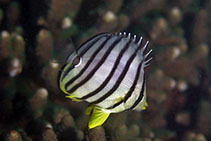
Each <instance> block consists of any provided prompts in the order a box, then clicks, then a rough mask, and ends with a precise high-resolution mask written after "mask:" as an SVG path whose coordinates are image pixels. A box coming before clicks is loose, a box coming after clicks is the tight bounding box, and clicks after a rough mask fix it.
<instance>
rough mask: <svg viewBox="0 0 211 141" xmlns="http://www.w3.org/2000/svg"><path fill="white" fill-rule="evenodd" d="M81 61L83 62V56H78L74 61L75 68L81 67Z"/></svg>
mask: <svg viewBox="0 0 211 141" xmlns="http://www.w3.org/2000/svg"><path fill="white" fill-rule="evenodd" d="M81 63H82V57H80V56H76V57H75V58H74V59H73V61H72V64H73V66H74V67H75V68H77V67H79V66H80V65H81Z"/></svg>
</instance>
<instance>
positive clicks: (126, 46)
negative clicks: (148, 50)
mask: <svg viewBox="0 0 211 141" xmlns="http://www.w3.org/2000/svg"><path fill="white" fill-rule="evenodd" d="M131 41H132V40H130V41H129V42H128V43H127V44H126V45H125V46H124V48H123V49H122V50H121V52H120V53H119V55H118V57H117V59H116V61H115V64H114V66H113V67H112V70H111V72H110V73H109V75H108V76H107V78H106V79H105V80H104V81H103V83H102V84H101V85H100V86H99V87H98V88H97V89H96V90H94V91H93V92H91V93H89V94H87V95H85V96H83V97H82V98H81V99H83V100H84V99H87V98H89V97H91V96H94V95H95V94H97V93H98V92H100V91H101V90H102V89H103V88H104V87H105V86H106V85H107V84H108V82H109V81H110V79H111V78H112V76H113V74H114V72H115V70H116V69H117V67H118V65H119V63H120V60H121V58H122V57H123V54H124V53H125V51H126V50H127V49H128V48H129V46H130V43H131Z"/></svg>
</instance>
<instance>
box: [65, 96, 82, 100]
mask: <svg viewBox="0 0 211 141" xmlns="http://www.w3.org/2000/svg"><path fill="white" fill-rule="evenodd" d="M66 97H67V98H69V99H71V100H72V101H81V100H80V99H78V98H76V97H75V96H72V95H67V96H66Z"/></svg>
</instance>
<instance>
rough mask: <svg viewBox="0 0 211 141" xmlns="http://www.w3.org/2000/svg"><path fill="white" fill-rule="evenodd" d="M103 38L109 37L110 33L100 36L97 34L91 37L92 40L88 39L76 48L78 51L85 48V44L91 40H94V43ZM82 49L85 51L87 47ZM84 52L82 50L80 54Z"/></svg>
mask: <svg viewBox="0 0 211 141" xmlns="http://www.w3.org/2000/svg"><path fill="white" fill-rule="evenodd" d="M105 36H111V34H110V33H100V34H97V35H95V36H93V37H92V38H90V39H88V40H87V41H86V42H84V43H83V44H81V45H80V46H79V47H78V49H77V50H80V49H81V48H82V47H83V46H85V45H86V44H88V43H89V42H90V41H91V40H94V39H95V40H94V41H96V40H99V39H100V38H102V37H105ZM84 49H87V47H85V48H84ZM83 51H84V50H82V52H83Z"/></svg>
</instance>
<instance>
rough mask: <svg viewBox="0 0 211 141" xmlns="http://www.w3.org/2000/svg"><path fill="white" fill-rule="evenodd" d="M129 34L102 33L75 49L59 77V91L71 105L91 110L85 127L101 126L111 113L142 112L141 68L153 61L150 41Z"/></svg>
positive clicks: (143, 86)
mask: <svg viewBox="0 0 211 141" xmlns="http://www.w3.org/2000/svg"><path fill="white" fill-rule="evenodd" d="M142 44H143V38H142V37H140V38H137V37H136V35H134V36H131V34H130V33H125V32H124V33H118V34H111V33H101V34H98V35H96V36H94V37H92V38H90V39H89V40H87V41H86V42H85V43H83V44H82V45H81V46H80V47H79V48H78V49H76V50H75V51H74V52H73V53H72V54H71V55H70V56H69V58H68V59H67V62H66V64H65V65H64V66H63V67H62V68H61V70H60V72H59V74H58V85H59V88H60V89H61V90H62V91H63V92H64V93H65V94H67V95H66V97H67V98H70V99H72V100H73V101H86V102H88V103H89V104H90V105H91V106H89V107H88V108H87V110H86V113H87V114H89V115H90V119H89V123H88V127H89V129H92V128H94V127H96V126H101V125H102V124H103V123H104V122H105V121H106V119H107V118H108V117H109V115H110V114H111V113H119V112H122V111H127V110H138V111H139V110H144V109H145V108H146V107H147V102H146V80H145V73H144V68H145V67H146V66H148V65H149V62H150V61H151V59H152V58H149V59H147V58H148V56H149V54H150V53H151V52H152V50H150V51H148V52H147V53H145V52H146V48H147V46H148V44H149V41H146V42H145V43H144V44H143V45H142Z"/></svg>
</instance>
